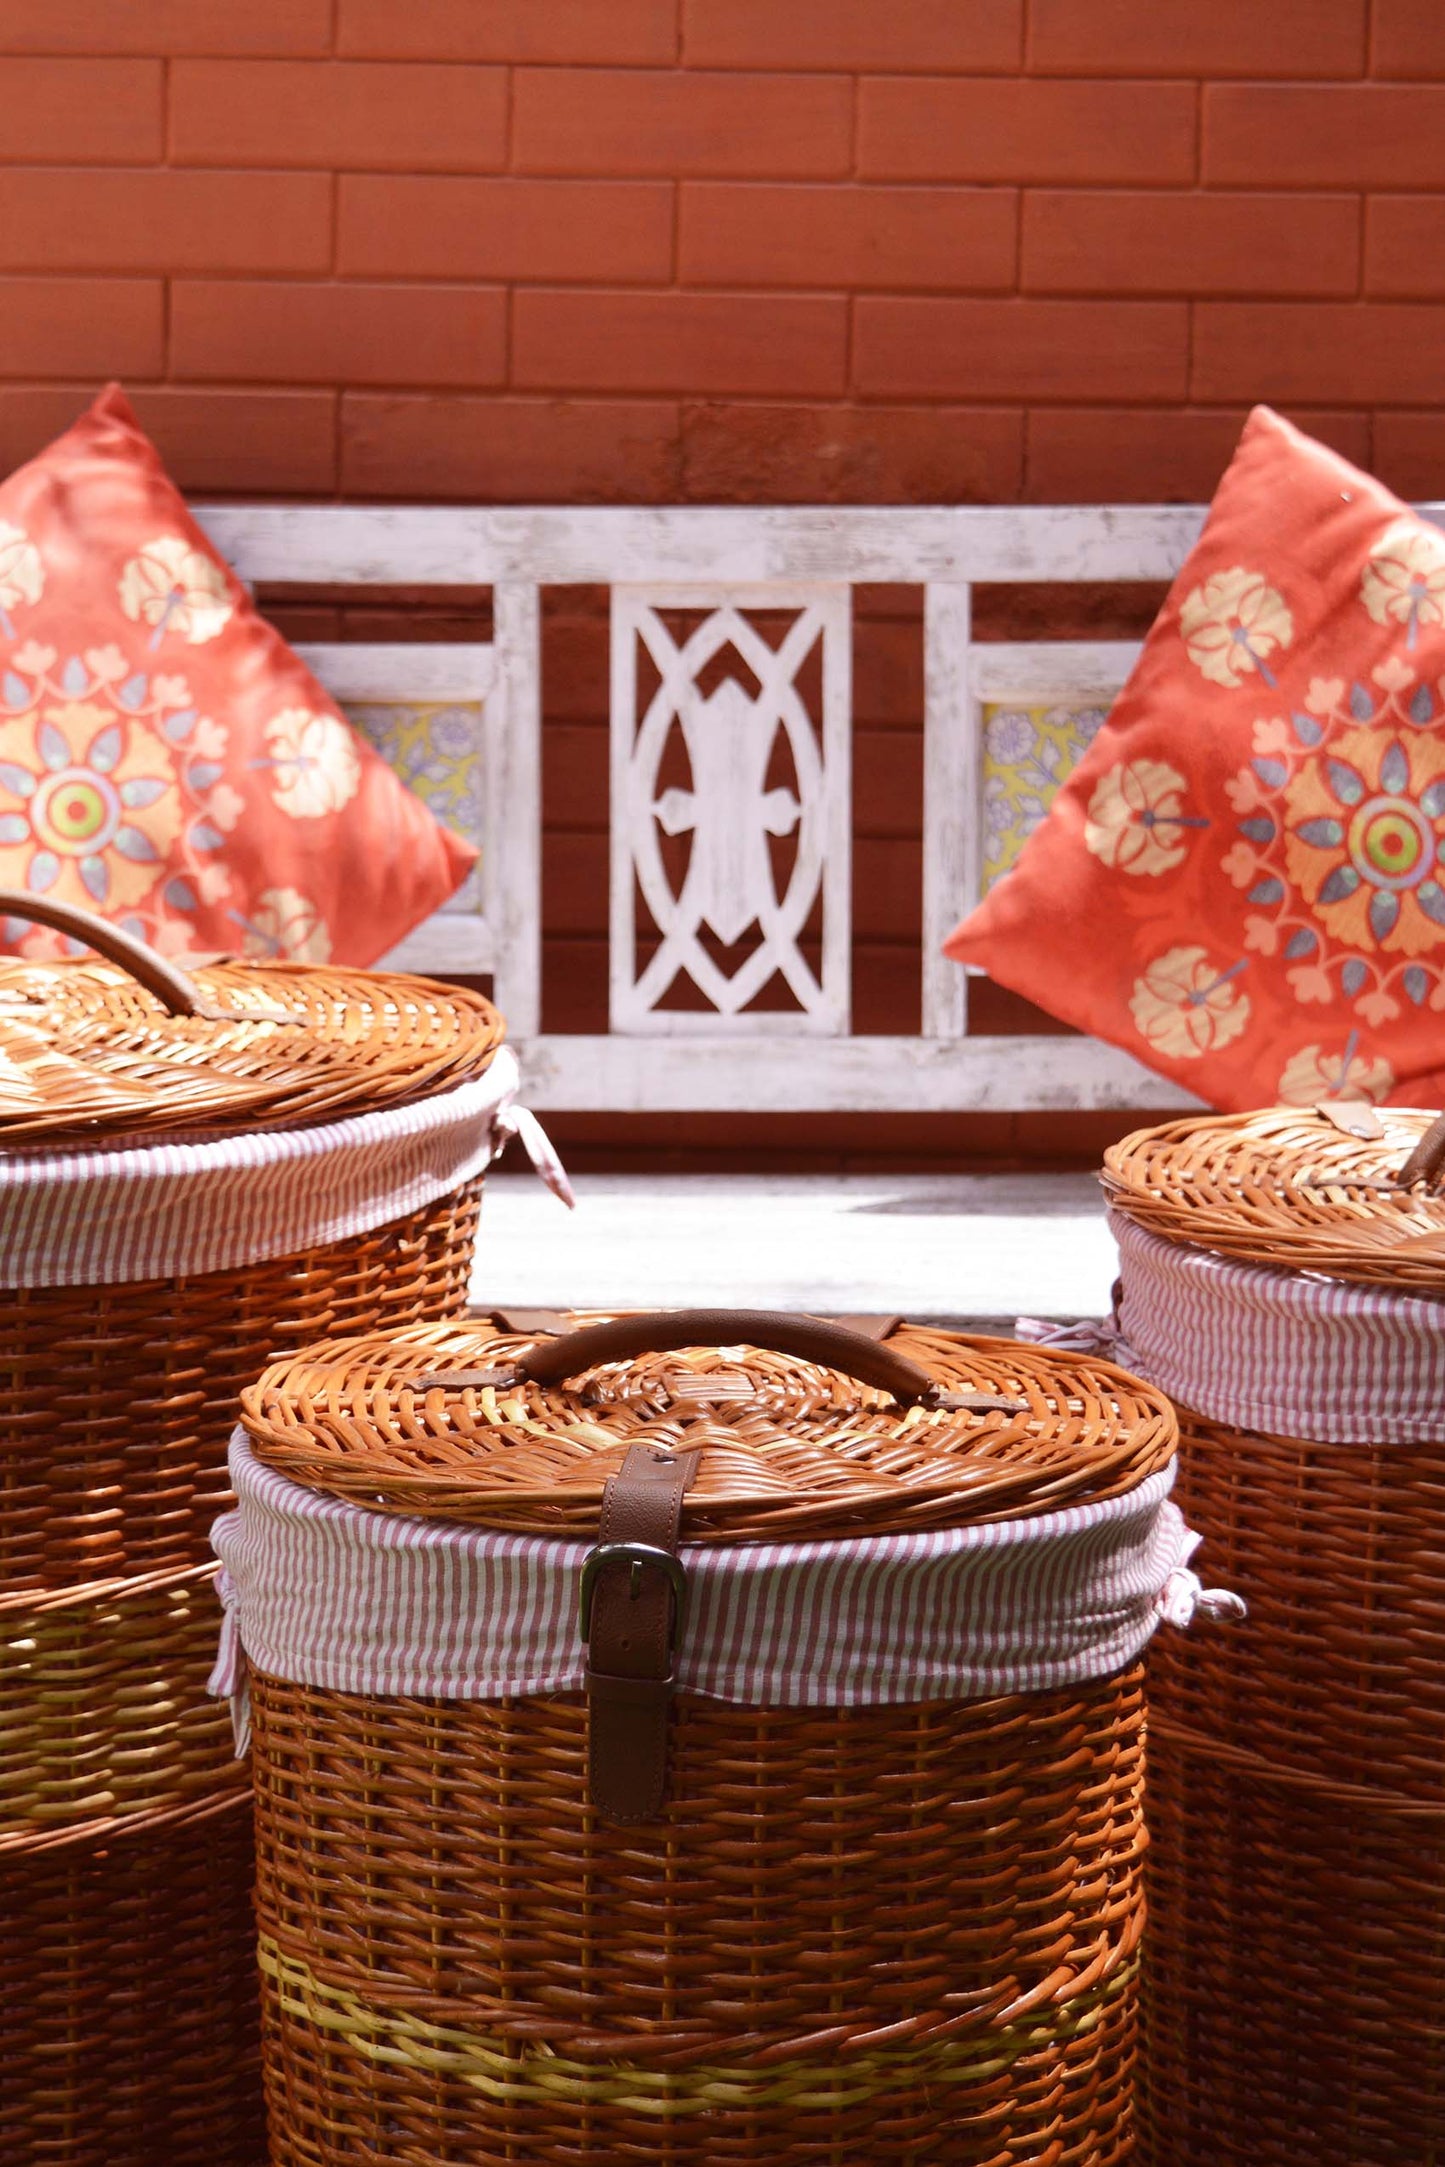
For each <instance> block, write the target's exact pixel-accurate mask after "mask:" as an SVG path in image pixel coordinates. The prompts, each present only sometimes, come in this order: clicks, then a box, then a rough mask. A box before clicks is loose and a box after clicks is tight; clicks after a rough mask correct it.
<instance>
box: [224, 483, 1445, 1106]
mask: <svg viewBox="0 0 1445 2167" xmlns="http://www.w3.org/2000/svg"><path fill="white" fill-rule="evenodd" d="M1422 509H1423V510H1424V511H1425V512H1426V513H1427V514H1429V515H1430V516H1432V517H1438V518H1440V519H1442V521H1445V506H1435V505H1427V506H1424V507H1422ZM1202 516H1203V515H1202V512H1201V511H1199V510H1198V509H1196V508H1194V507H1182V508H1165V507H1153V506H1143V507H1140V506H1092V507H1082V508H1078V509H1052V508H1043V507H1038V508H1031V507H1020V508H1005V507H999V508H993V507H985V508H967V507H960V508H956V509H953V508H945V509H937V510H934V509H907V508H903V509H887V508H884V509H857V510H853V509H841V510H840V509H814V508H799V509H772V508H762V509H716V510H714V509H710V508H699V507H686V508H678V509H667V510H642V509H636V510H634V509H615V510H614V509H598V510H589V509H566V508H556V509H553V508H544V509H536V510H531V509H494V510H480V509H478V510H473V509H465V508H462V509H452V508H428V507H402V508H368V507H334V506H280V505H218V506H204V507H201V508H200V511H199V517H200V518H201V520H202V523H203V524H204V525H205V527H206V528H207V530H208V532H209V533H210V535H211V537H212V539H213V540H214V542H215V543H216V545H217V546H218V548H219V549H220V550H221V551H222V552H223V553H224V555H225V556H226V557H227V558H228V559H229V560H230V561H231V562H232V563H233V564H234V565H235V567H236V569H237V571H238V572H239V573H240V574H241V576H242V577H243V578H245V579H246V580H248V581H250V582H251V583H252V584H253V585H263V584H264V585H275V584H298V585H325V586H330V587H358V588H367V587H379V586H385V587H398V586H418V587H428V588H445V587H452V586H454V587H467V588H475V587H478V586H484V587H490V588H491V590H492V595H493V619H494V629H493V638H492V640H491V642H490V643H489V644H486V645H473V646H457V645H453V646H434V645H412V646H395V645H393V646H364V645H337V646H321V647H311V648H303V650H302V651H303V653H304V654H305V655H306V658H307V660H308V661H309V662H310V664H311V665H312V667H313V668H314V669H315V671H316V673H317V675H318V676H319V677H320V678H321V679H322V680H323V682H324V683H325V684H327V686H328V687H329V688H330V690H331V691H332V692H333V694H334V695H335V696H336V697H337V698H338V699H339V700H340V701H341V702H342V703H343V704H344V705H346V706H347V707H348V708H349V709H350V710H352V711H353V713H355V714H357V716H358V719H359V720H361V721H362V723H363V726H367V725H369V726H371V727H372V728H373V730H374V731H377V730H379V732H380V742H381V743H382V745H383V747H384V748H385V747H386V745H387V738H386V732H385V726H384V725H385V714H386V711H388V710H396V711H399V712H401V713H403V714H405V713H407V712H415V711H417V710H420V709H435V708H445V709H446V710H447V711H448V716H449V727H450V728H451V729H452V730H453V732H455V731H457V730H458V729H461V730H463V731H466V732H470V733H471V754H470V757H471V758H472V760H473V761H474V762H475V764H476V765H477V767H478V768H479V774H480V792H479V794H478V798H479V802H478V804H477V806H476V809H475V813H474V815H473V819H474V825H475V829H476V839H477V840H478V841H479V842H480V844H481V847H482V860H481V866H480V868H479V872H478V875H477V876H476V878H475V880H474V881H473V883H472V884H470V888H469V890H468V891H464V893H463V895H462V896H461V897H460V898H458V899H457V901H456V904H455V905H454V907H452V908H450V909H448V910H446V911H444V912H442V913H440V914H439V915H438V916H437V917H435V918H433V919H432V920H431V921H430V922H429V923H428V924H427V925H425V926H423V927H422V928H420V929H419V931H418V932H416V933H415V934H414V935H412V937H411V938H410V939H409V940H407V941H406V942H405V943H404V944H403V946H402V947H401V948H399V949H398V950H397V951H395V953H394V955H393V956H392V957H391V958H390V959H388V960H390V961H392V962H394V963H396V964H398V965H404V966H406V967H408V968H414V969H422V970H433V971H442V972H446V971H451V972H456V973H476V974H483V973H490V974H491V976H492V979H493V984H494V988H495V994H496V998H497V1001H498V1004H499V1005H500V1006H501V1007H502V1008H503V1009H504V1010H505V1011H506V1013H507V1016H508V1018H509V1021H510V1025H511V1032H512V1037H513V1040H514V1042H515V1043H516V1044H517V1047H518V1051H519V1054H520V1057H521V1059H522V1061H523V1064H524V1070H525V1073H526V1076H527V1089H528V1096H529V1099H530V1101H531V1103H532V1104H533V1105H535V1106H538V1107H551V1108H566V1109H569V1110H577V1111H588V1110H594V1109H596V1110H626V1111H631V1110H643V1111H660V1110H665V1109H700V1110H714V1109H715V1110H749V1109H766V1110H770V1111H800V1112H811V1111H820V1110H858V1111H868V1110H873V1109H882V1108H889V1109H897V1110H909V1111H920V1112H922V1111H947V1110H953V1109H965V1108H968V1109H990V1110H1008V1111H1025V1110H1029V1109H1036V1108H1080V1109H1082V1108H1097V1107H1111V1106H1121V1107H1141V1108H1166V1107H1177V1106H1187V1105H1190V1104H1192V1103H1194V1102H1193V1101H1191V1100H1190V1099H1189V1098H1188V1097H1187V1095H1186V1094H1184V1093H1182V1092H1181V1091H1179V1090H1178V1089H1177V1088H1175V1087H1174V1086H1172V1085H1170V1084H1166V1083H1164V1082H1163V1081H1162V1080H1161V1079H1159V1078H1158V1077H1156V1076H1153V1075H1151V1074H1150V1073H1149V1072H1148V1071H1147V1070H1145V1069H1142V1068H1141V1067H1139V1066H1138V1065H1137V1064H1136V1063H1135V1062H1133V1061H1132V1060H1130V1059H1128V1058H1127V1057H1126V1056H1125V1055H1123V1054H1121V1053H1119V1052H1118V1051H1116V1050H1115V1049H1113V1048H1111V1047H1107V1046H1104V1045H1102V1044H1100V1043H1098V1042H1097V1041H1094V1040H1092V1039H1086V1038H1077V1037H1065V1036H1062V1035H1061V1036H1059V1037H1056V1038H1055V1037H1047V1036H1045V1037H1032V1036H1030V1037H999V1036H988V1035H976V1036H970V1035H969V1031H968V980H967V978H966V976H965V974H964V973H963V972H962V971H961V970H959V969H958V968H957V966H955V965H954V964H951V963H949V962H948V961H947V960H946V959H945V958H944V957H943V956H942V955H941V953H940V943H941V941H942V940H943V938H944V936H945V935H946V934H947V933H948V931H949V930H950V928H951V927H952V926H953V925H954V924H955V922H956V921H957V920H958V918H959V917H960V916H961V915H962V914H963V912H964V910H965V909H967V908H968V906H969V905H970V904H971V903H972V902H973V901H974V899H975V898H976V897H977V896H978V894H979V893H980V892H981V888H982V885H983V883H984V880H985V876H986V871H987V870H988V868H987V862H986V861H987V850H986V826H985V791H986V786H987V787H989V788H993V787H994V786H995V785H998V784H999V783H1000V772H1001V771H1002V770H1003V769H1006V767H1007V762H1006V760H1002V759H1001V758H998V759H996V758H994V755H993V753H992V752H991V750H990V747H991V744H992V743H993V740H992V739H991V737H990V731H991V728H993V726H994V725H995V724H996V723H997V720H998V718H999V716H1000V715H1001V714H1002V715H1005V716H1011V717H1012V718H1014V721H1015V723H1016V722H1017V719H1018V717H1020V716H1027V715H1029V714H1035V715H1037V714H1039V713H1040V711H1041V710H1045V711H1046V710H1053V711H1055V712H1057V713H1059V714H1062V715H1063V716H1065V717H1068V716H1070V715H1077V714H1078V713H1079V711H1080V710H1081V709H1082V710H1088V709H1090V708H1091V707H1092V708H1093V709H1094V710H1095V711H1097V709H1098V708H1099V707H1101V706H1105V705H1107V703H1108V701H1109V700H1110V699H1111V698H1112V696H1113V694H1114V693H1115V692H1116V691H1117V689H1118V687H1119V685H1120V684H1121V683H1122V682H1123V679H1124V677H1125V675H1126V673H1127V671H1128V669H1129V667H1130V665H1131V663H1132V661H1133V658H1134V655H1135V654H1136V652H1137V648H1135V647H1133V646H1130V645H1126V644H1120V643H1116V642H1095V643H1077V642H1069V643H1064V642H1054V643H1048V642H1031V643H1028V644H1023V645H1019V644H1001V643H997V642H995V643H986V642H975V641H974V640H973V639H972V637H971V597H972V589H973V587H974V585H975V584H977V583H979V582H984V581H988V582H1005V581H1006V582H1023V581H1028V582H1035V581H1057V582H1077V581H1088V582H1107V581H1126V580H1127V581H1157V580H1165V579H1169V578H1172V576H1173V575H1174V573H1175V572H1176V571H1177V569H1178V567H1179V565H1180V563H1181V562H1182V561H1183V559H1184V556H1185V555H1186V553H1187V551H1188V549H1189V547H1190V546H1191V544H1192V543H1193V541H1194V540H1195V538H1196V536H1197V534H1198V532H1199V527H1200V523H1201V520H1202ZM862 583H891V584H906V585H917V586H920V587H921V588H922V589H923V612H924V685H925V700H924V705H925V712H924V845H923V898H922V902H923V940H922V951H921V955H920V958H919V1028H918V1031H917V1033H916V1034H915V1035H912V1036H908V1037H873V1036H862V1035H854V1034H853V1033H852V1032H851V1031H850V1001H849V969H850V937H851V935H850V886H849V878H850V874H849V868H850V843H851V828H852V823H851V772H850V771H851V728H852V699H851V682H850V680H851V611H852V589H853V588H854V587H855V586H856V585H859V584H862ZM553 585H555V586H572V585H596V586H603V587H607V588H609V589H610V590H611V639H612V649H611V812H610V824H611V868H612V883H611V888H612V900H611V924H610V935H609V947H610V981H611V983H610V1024H611V1027H610V1030H609V1031H608V1032H607V1033H606V1034H605V1035H600V1036H599V1035H562V1034H555V1033H554V1034H551V1035H543V1034H542V1033H541V1031H540V1028H539V1025H540V1013H541V1001H540V995H541V925H542V897H541V862H542V861H541V789H540V778H541V715H542V684H541V641H540V590H541V589H542V588H543V587H545V586H553ZM759 612H766V613H768V614H767V619H766V622H767V624H768V625H769V626H771V627H773V628H774V629H773V636H772V639H771V640H770V639H769V638H767V637H764V636H763V635H762V634H761V633H760V632H759V630H758V613H759ZM680 621H681V622H682V623H683V624H684V627H685V628H684V629H679V628H678V627H679V622H680ZM779 623H781V624H782V625H783V626H785V627H786V633H785V636H784V637H782V638H781V640H779V639H778V637H777V631H776V628H777V626H778V625H779ZM729 648H730V649H731V650H732V651H733V655H734V657H735V658H736V657H740V658H741V661H742V665H743V667H742V668H741V669H740V670H737V671H736V672H735V674H733V675H732V676H730V677H726V678H725V679H724V680H723V681H722V682H721V683H714V684H713V686H712V689H711V691H710V692H706V693H705V692H704V691H703V690H702V689H701V688H700V687H699V685H698V682H697V680H698V678H699V676H701V675H703V673H704V672H705V670H706V667H707V665H708V663H709V662H710V661H712V662H714V663H715V660H716V657H717V655H718V653H719V652H720V651H721V650H723V649H729ZM810 654H811V655H812V656H813V657H814V658H815V659H814V660H813V661H812V662H810V663H809V665H808V667H809V668H810V669H811V670H812V672H813V675H814V678H815V679H817V680H818V681H819V682H820V684H821V694H820V696H819V697H817V698H816V699H815V700H814V701H813V711H812V712H810V711H809V707H808V703H807V701H806V699H805V698H804V697H803V695H802V694H801V693H800V690H799V675H800V671H801V668H802V665H803V663H804V661H805V659H806V658H807V657H808V656H809V655H810ZM819 655H820V656H821V672H820V673H819V663H818V660H817V659H816V658H817V657H818V656H819ZM679 733H680V736H681V740H682V741H684V742H685V743H686V745H687V749H688V756H689V758H688V763H687V765H688V767H690V770H691V784H690V787H685V786H682V785H680V784H679V783H678V782H677V781H673V782H672V783H671V784H668V783H667V782H666V778H665V776H660V774H659V769H660V767H661V765H662V760H663V754H664V748H665V747H667V746H668V744H669V741H671V744H672V748H673V749H672V751H671V753H670V754H669V755H668V757H669V758H670V759H671V760H672V761H673V762H674V763H676V761H677V758H678V755H677V750H676V748H677V744H678V742H679ZM1065 734H1066V733H1065ZM1055 735H1056V736H1057V733H1055ZM995 736H996V737H997V739H998V746H999V747H1000V748H1002V751H1005V752H1006V750H1007V746H1006V744H1005V742H1004V736H1005V733H1003V732H1000V731H997V730H995ZM780 738H781V739H782V740H783V741H784V742H785V743H786V745H787V747H788V758H787V759H785V761H784V763H783V770H782V772H786V773H787V777H788V779H787V780H785V781H779V780H778V779H777V778H778V774H779V772H780V770H779V769H778V767H777V765H776V762H777V757H778V755H777V749H776V748H777V742H778V740H779V739H780ZM1055 753H1057V745H1056V746H1055ZM770 756H771V757H772V758H773V760H774V763H775V765H774V768H773V774H772V779H771V780H770V779H769V773H768V764H769V759H770ZM991 762H992V765H993V768H994V769H995V770H996V771H1000V772H994V773H992V774H990V773H989V772H988V771H989V768H990V763H991ZM789 765H790V772H789ZM683 772H684V773H686V770H685V769H684V771H683ZM1007 780H1008V778H1007V775H1006V774H1004V775H1003V782H1004V783H1006V782H1007ZM1027 796H1028V794H1027V793H1025V798H1026V799H1027ZM1025 817H1027V816H1025ZM679 835H686V836H689V837H690V838H691V841H690V848H689V850H688V862H687V871H686V877H685V879H683V880H682V881H681V884H680V889H679V883H678V878H677V875H676V873H675V872H674V874H673V875H671V876H670V875H669V872H668V859H667V851H668V848H669V844H668V841H667V838H669V837H671V838H672V839H673V842H672V845H671V847H672V849H673V851H674V854H675V853H676V851H677V849H678V848H679V847H680V846H678V845H677V844H676V840H675V839H676V838H677V837H678V836H679ZM774 839H776V840H777V842H778V844H779V846H780V847H783V846H785V847H786V850H787V852H788V853H789V855H790V857H791V864H790V866H788V867H786V868H785V870H784V872H783V874H782V875H781V876H776V875H775V870H774V863H773V858H772V857H771V856H770V851H771V850H772V849H773V842H774ZM780 883H781V887H782V893H781V894H780V893H779V892H778V888H779V884H780ZM639 899H640V900H641V903H642V906H643V912H642V918H641V920H640V921H639V918H638V912H637V905H638V901H639ZM709 928H710V929H711V937H710V938H709V937H705V935H706V933H707V929H709ZM749 929H752V932H753V935H754V938H753V942H752V947H751V950H750V952H749V953H748V954H747V955H746V956H745V957H744V958H743V960H742V961H741V962H739V961H738V960H737V957H736V954H735V953H733V954H722V955H720V944H722V946H723V947H724V948H730V949H732V950H734V951H735V950H736V949H737V948H738V947H739V946H743V945H745V942H744V941H743V940H742V939H741V938H740V937H742V936H745V935H747V934H748V932H749ZM639 935H641V936H642V937H643V945H642V947H641V948H640V947H639ZM649 945H650V947H651V950H652V952H651V954H649V953H648V946H649ZM679 971H681V972H683V973H685V974H686V975H687V976H688V977H690V978H691V980H692V982H693V984H694V985H695V987H696V988H697V989H698V992H699V994H700V996H701V998H702V1002H703V1005H702V1006H701V1007H695V1008H692V1009H687V1010H681V1009H679V1008H677V1007H676V1006H667V1005H664V1004H665V1003H666V1001H667V999H668V986H669V983H670V982H671V981H673V979H674V977H675V974H676V973H677V972H679ZM769 978H774V979H775V981H777V980H780V981H781V982H782V983H784V984H785V985H786V987H787V988H788V991H789V998H790V1001H791V1007H790V1010H789V1011H788V1012H786V1013H779V1012H771V1011H770V1012H767V1013H758V1012H757V1011H756V1010H751V1011H750V1009H749V1005H748V1004H749V1001H750V1000H751V999H752V998H753V997H754V996H755V995H756V992H757V990H758V988H759V987H760V986H761V985H762V983H763V982H764V981H765V980H767V979H769Z"/></svg>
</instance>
